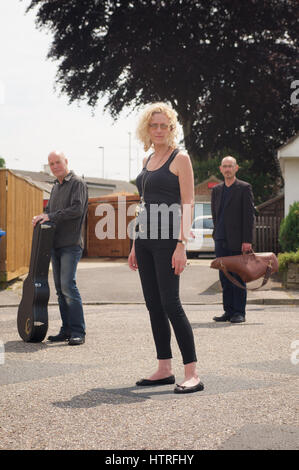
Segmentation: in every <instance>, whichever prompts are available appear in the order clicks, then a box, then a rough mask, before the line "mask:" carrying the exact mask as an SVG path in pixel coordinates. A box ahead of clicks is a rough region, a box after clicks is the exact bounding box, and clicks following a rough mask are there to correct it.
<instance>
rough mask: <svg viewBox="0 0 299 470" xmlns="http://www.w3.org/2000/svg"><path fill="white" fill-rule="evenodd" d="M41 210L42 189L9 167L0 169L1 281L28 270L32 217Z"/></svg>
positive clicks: (13, 277) (8, 279)
mask: <svg viewBox="0 0 299 470" xmlns="http://www.w3.org/2000/svg"><path fill="white" fill-rule="evenodd" d="M42 211H43V191H42V190H41V189H39V188H38V187H37V186H35V185H34V184H31V183H29V182H28V181H26V180H24V179H23V178H21V177H19V176H17V175H15V174H14V173H13V172H11V171H10V170H6V169H1V170H0V228H2V230H4V231H5V232H6V235H5V236H4V237H2V238H1V241H0V281H10V280H12V279H15V278H17V277H18V276H21V275H23V274H26V273H27V272H28V268H29V263H30V254H31V242H32V234H33V227H32V223H31V221H32V217H33V216H34V215H37V214H40V213H41V212H42Z"/></svg>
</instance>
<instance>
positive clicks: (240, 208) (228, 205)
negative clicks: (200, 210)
mask: <svg viewBox="0 0 299 470" xmlns="http://www.w3.org/2000/svg"><path fill="white" fill-rule="evenodd" d="M238 169H239V167H238V165H237V162H236V159H235V158H234V157H231V156H227V157H224V158H223V160H222V162H221V166H220V171H221V173H222V175H223V176H224V182H223V183H220V184H218V185H217V186H215V187H214V188H213V190H212V216H213V222H214V232H213V238H214V240H215V253H216V257H217V258H218V257H222V256H232V255H239V254H241V253H242V252H245V251H250V250H251V249H252V237H253V226H254V204H253V194H252V189H251V185H250V184H249V183H246V182H245V181H241V180H238V179H237V178H236V173H237V171H238ZM231 274H232V273H231ZM219 275H220V281H221V285H222V291H223V308H224V314H223V315H222V316H220V317H214V318H213V320H215V321H218V322H219V321H230V322H232V323H242V322H244V321H245V315H246V311H245V308H246V297H247V296H246V294H247V293H246V290H245V289H241V288H240V287H237V286H235V285H234V284H233V283H232V282H231V281H229V280H228V279H227V277H226V276H225V275H224V274H223V273H222V271H219ZM232 275H233V276H234V277H235V278H236V279H237V280H238V281H239V282H241V284H242V285H244V287H245V283H244V282H243V281H242V279H241V278H240V277H239V276H237V275H236V274H232Z"/></svg>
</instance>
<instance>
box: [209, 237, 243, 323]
mask: <svg viewBox="0 0 299 470" xmlns="http://www.w3.org/2000/svg"><path fill="white" fill-rule="evenodd" d="M215 254H216V257H217V258H219V257H222V256H234V255H240V254H241V251H231V250H229V249H228V248H227V247H226V242H225V240H215ZM230 274H231V275H232V276H233V277H235V278H236V279H237V280H238V281H239V282H240V283H241V284H242V285H243V286H245V285H246V284H245V283H244V282H243V281H242V279H241V278H240V277H239V276H238V275H237V274H234V273H230ZM219 277H220V282H221V285H222V297H223V309H224V311H225V313H227V315H228V316H229V317H233V316H234V315H242V316H243V317H245V313H246V312H245V308H246V300H247V292H246V290H244V289H241V288H240V287H237V286H235V284H233V283H232V282H231V281H230V280H229V279H227V277H226V276H225V275H224V274H223V272H222V271H219Z"/></svg>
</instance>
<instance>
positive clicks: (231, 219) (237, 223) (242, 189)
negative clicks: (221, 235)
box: [211, 179, 254, 251]
mask: <svg viewBox="0 0 299 470" xmlns="http://www.w3.org/2000/svg"><path fill="white" fill-rule="evenodd" d="M223 186H224V183H220V184H217V186H214V188H213V190H212V201H211V202H212V217H213V222H214V227H215V228H214V232H213V235H214V233H215V229H216V227H217V220H218V211H219V208H220V203H221V197H222V190H223ZM224 227H225V235H226V242H227V246H228V248H229V249H230V250H232V251H241V246H242V243H252V239H253V227H254V203H253V194H252V189H251V185H250V184H249V183H246V182H245V181H241V180H239V179H236V181H235V183H234V185H233V188H232V190H231V193H230V194H229V197H228V198H227V200H226V203H225V207H224Z"/></svg>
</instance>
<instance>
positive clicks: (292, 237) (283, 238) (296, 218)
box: [279, 202, 299, 252]
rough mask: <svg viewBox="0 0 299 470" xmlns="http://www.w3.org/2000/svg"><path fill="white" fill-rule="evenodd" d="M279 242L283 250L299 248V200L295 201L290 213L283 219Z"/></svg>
mask: <svg viewBox="0 0 299 470" xmlns="http://www.w3.org/2000/svg"><path fill="white" fill-rule="evenodd" d="M279 243H280V246H281V248H282V250H283V251H292V252H293V251H296V250H299V202H294V203H293V204H292V205H291V206H290V208H289V212H288V215H287V216H286V217H285V218H284V219H283V220H282V222H281V225H280V230H279Z"/></svg>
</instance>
